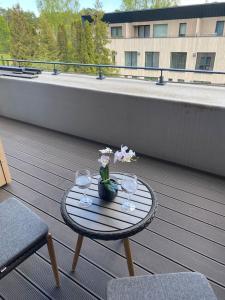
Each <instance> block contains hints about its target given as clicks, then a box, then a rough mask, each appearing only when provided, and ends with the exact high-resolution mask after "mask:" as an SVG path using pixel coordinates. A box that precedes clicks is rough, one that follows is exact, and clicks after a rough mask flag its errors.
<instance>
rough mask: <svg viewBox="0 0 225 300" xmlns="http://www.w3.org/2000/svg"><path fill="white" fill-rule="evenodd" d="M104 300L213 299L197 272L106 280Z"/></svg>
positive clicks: (204, 281)
mask: <svg viewBox="0 0 225 300" xmlns="http://www.w3.org/2000/svg"><path fill="white" fill-rule="evenodd" d="M107 299H108V300H139V299H140V300H156V299H157V300H216V296H215V294H214V292H213V290H212V288H211V287H210V285H209V283H208V281H207V279H206V277H205V276H204V275H202V274H200V273H193V272H187V273H171V274H162V275H152V276H140V277H129V278H122V279H114V280H112V281H110V283H109V285H108V291H107Z"/></svg>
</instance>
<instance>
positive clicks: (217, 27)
mask: <svg viewBox="0 0 225 300" xmlns="http://www.w3.org/2000/svg"><path fill="white" fill-rule="evenodd" d="M219 24H223V26H222V27H223V30H222V32H218V29H219ZM224 24H225V21H223V20H219V21H216V28H215V34H216V35H217V36H223V35H224Z"/></svg>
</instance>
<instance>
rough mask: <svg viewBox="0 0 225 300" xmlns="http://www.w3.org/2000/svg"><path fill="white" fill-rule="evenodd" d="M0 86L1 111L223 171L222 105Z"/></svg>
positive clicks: (24, 84)
mask: <svg viewBox="0 0 225 300" xmlns="http://www.w3.org/2000/svg"><path fill="white" fill-rule="evenodd" d="M162 88H164V87H162ZM0 91H1V93H0V115H1V116H5V117H9V118H13V119H16V120H20V121H23V122H27V123H31V124H35V125H38V126H42V127H46V128H49V129H53V130H57V131H60V132H64V133H68V134H71V135H75V136H79V137H82V138H86V139H90V140H93V141H98V142H101V143H105V144H109V145H113V146H120V145H121V144H126V145H128V146H130V147H132V149H134V150H136V151H137V152H139V153H143V154H146V155H149V156H152V157H155V158H159V159H163V160H167V161H171V162H174V163H178V164H181V165H185V166H189V167H193V168H196V169H200V170H203V171H208V172H212V173H215V174H218V175H222V176H225V159H224V155H225V108H224V107H216V106H210V105H199V104H195V103H187V102H181V101H177V100H176V101H169V100H163V99H159V98H157V99H156V98H154V97H149V98H147V97H140V96H138V95H136V96H135V95H128V94H127V95H125V94H118V93H113V92H103V91H100V90H88V89H85V88H76V87H68V86H60V85H56V84H44V83H40V82H32V81H24V80H12V79H1V80H0Z"/></svg>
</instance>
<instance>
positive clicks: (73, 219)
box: [61, 173, 157, 240]
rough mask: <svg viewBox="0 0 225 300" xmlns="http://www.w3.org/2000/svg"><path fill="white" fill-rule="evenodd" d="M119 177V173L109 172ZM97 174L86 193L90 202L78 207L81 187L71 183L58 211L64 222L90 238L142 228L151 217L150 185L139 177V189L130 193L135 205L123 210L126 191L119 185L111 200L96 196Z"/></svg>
mask: <svg viewBox="0 0 225 300" xmlns="http://www.w3.org/2000/svg"><path fill="white" fill-rule="evenodd" d="M111 175H113V176H115V177H117V179H118V180H119V181H120V180H121V179H122V178H123V176H124V175H123V174H122V173H111ZM98 179H99V175H94V176H93V177H92V184H91V186H90V188H89V189H88V191H87V195H88V196H89V197H91V198H92V201H93V203H92V205H91V206H89V207H85V208H84V207H81V206H80V204H79V199H80V197H81V195H82V191H81V189H79V187H77V186H72V187H71V188H70V189H69V190H68V191H67V192H66V193H65V196H64V198H63V201H62V205H61V212H62V217H63V219H64V221H65V223H66V224H67V225H68V226H69V227H71V228H72V229H73V230H74V231H75V232H77V233H79V234H81V235H84V236H87V237H89V238H92V239H101V240H117V239H121V238H127V237H129V236H132V235H134V234H136V233H137V232H139V231H141V230H143V229H144V228H145V227H146V226H148V225H149V224H150V223H151V221H152V219H153V218H154V215H155V211H156V206H157V205H156V199H155V195H154V193H153V191H152V189H151V188H150V187H149V186H148V185H147V184H146V183H144V182H143V181H141V180H138V190H137V192H136V193H135V194H134V195H132V196H131V201H134V203H135V207H136V209H135V210H134V211H132V212H125V211H123V210H122V203H123V202H124V200H125V199H126V197H127V195H126V194H125V193H124V192H123V191H122V190H121V188H120V187H119V188H120V189H119V192H118V195H117V197H116V198H115V199H114V200H113V201H110V202H108V201H104V200H101V199H100V198H99V196H98Z"/></svg>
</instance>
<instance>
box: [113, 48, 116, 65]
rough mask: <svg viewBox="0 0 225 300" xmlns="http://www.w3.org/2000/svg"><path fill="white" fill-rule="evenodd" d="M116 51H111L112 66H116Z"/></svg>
mask: <svg viewBox="0 0 225 300" xmlns="http://www.w3.org/2000/svg"><path fill="white" fill-rule="evenodd" d="M116 54H117V53H116V51H112V64H113V65H115V64H116Z"/></svg>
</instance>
